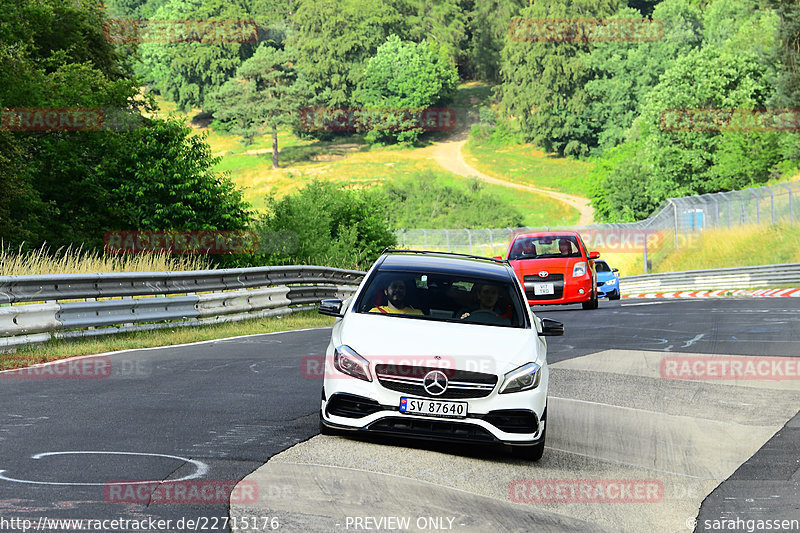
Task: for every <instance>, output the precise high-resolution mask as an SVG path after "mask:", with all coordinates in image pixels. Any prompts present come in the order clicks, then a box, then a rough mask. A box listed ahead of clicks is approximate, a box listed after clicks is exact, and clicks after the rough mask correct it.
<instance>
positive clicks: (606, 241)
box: [580, 229, 664, 252]
mask: <svg viewBox="0 0 800 533" xmlns="http://www.w3.org/2000/svg"><path fill="white" fill-rule="evenodd" d="M580 234H581V237H582V238H583V241H584V243H585V244H586V246H588V247H589V249H590V250H597V251H600V252H640V251H642V250H643V249H644V248H645V245H647V248H648V249H650V250H657V249H659V248H661V246H662V245H663V244H664V234H663V233H662V232H660V231H656V230H641V229H639V230H637V229H633V230H624V229H587V230H580Z"/></svg>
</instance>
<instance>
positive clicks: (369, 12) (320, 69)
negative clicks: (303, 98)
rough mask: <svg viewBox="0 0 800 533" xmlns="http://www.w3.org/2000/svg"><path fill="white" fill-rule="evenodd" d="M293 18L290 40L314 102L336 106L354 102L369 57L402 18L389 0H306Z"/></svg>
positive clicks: (398, 26)
mask: <svg viewBox="0 0 800 533" xmlns="http://www.w3.org/2000/svg"><path fill="white" fill-rule="evenodd" d="M293 20H294V25H295V27H296V31H295V32H293V33H292V34H291V35H290V36H289V39H288V42H287V46H288V47H289V48H291V49H293V50H296V52H297V68H298V69H299V70H301V71H303V72H304V73H305V74H306V77H307V79H308V83H309V89H310V90H311V93H312V94H314V95H315V97H316V100H317V101H316V104H317V105H320V106H325V107H332V108H337V107H347V106H349V105H351V97H352V93H353V91H354V90H355V89H356V87H357V86H358V83H359V82H360V81H361V76H362V72H363V69H364V65H365V64H366V61H367V59H369V58H370V57H372V56H373V55H375V52H376V50H377V49H378V46H380V45H381V44H382V43H383V42H384V41H385V40H386V38H387V37H388V36H389V35H390V34H392V33H402V31H401V29H402V28H403V24H404V21H403V18H402V16H401V15H400V13H398V11H397V10H396V9H395V8H394V7H393V5H392V4H391V3H390V2H388V1H385V0H306V1H305V2H303V3H302V4H301V5H300V7H299V8H298V9H297V12H296V13H295V16H294V19H293Z"/></svg>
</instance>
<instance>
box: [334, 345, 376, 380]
mask: <svg viewBox="0 0 800 533" xmlns="http://www.w3.org/2000/svg"><path fill="white" fill-rule="evenodd" d="M333 366H334V368H336V370H338V371H339V372H341V373H343V374H347V375H348V376H353V377H354V378H358V379H363V380H364V381H372V375H371V374H370V371H369V361H367V360H366V359H364V358H363V357H361V356H360V355H358V354H357V353H356V351H355V350H353V349H352V348H350V347H349V346H344V345H342V346H339V347H338V348H336V349H335V350H334V351H333Z"/></svg>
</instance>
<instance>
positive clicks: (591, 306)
mask: <svg viewBox="0 0 800 533" xmlns="http://www.w3.org/2000/svg"><path fill="white" fill-rule="evenodd" d="M581 305H582V306H583V308H584V309H586V310H590V309H597V306H598V305H599V303H598V301H597V291H593V292H592V298H591V300H589V301H588V302H583V303H582V304H581Z"/></svg>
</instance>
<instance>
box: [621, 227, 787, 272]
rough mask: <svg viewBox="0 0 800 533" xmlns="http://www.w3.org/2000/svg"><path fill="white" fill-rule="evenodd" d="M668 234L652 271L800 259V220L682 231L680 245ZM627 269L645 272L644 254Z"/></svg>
mask: <svg viewBox="0 0 800 533" xmlns="http://www.w3.org/2000/svg"><path fill="white" fill-rule="evenodd" d="M664 235H665V239H664V244H663V246H662V247H661V248H660V249H659V250H657V251H651V252H650V255H649V258H650V260H651V262H652V267H653V268H652V270H651V272H679V271H684V270H703V269H707V268H727V267H738V266H757V265H774V264H780V263H800V246H798V244H797V243H798V242H800V224H789V223H781V224H762V225H754V226H741V227H736V228H731V229H728V228H720V229H710V230H706V231H703V232H698V233H685V234H679V237H678V248H677V249H676V248H675V234H674V233H672V232H665V234H664ZM620 270H622V269H620ZM627 270H628V272H626V273H625V275H632V274H641V273H643V271H644V270H643V259H642V256H641V254H639V255H638V256H637V257H636V260H635V261H634V262H632V264H631V265H630V267H629V268H628V269H627ZM621 274H622V272H621Z"/></svg>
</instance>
